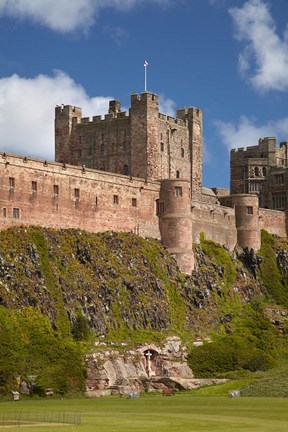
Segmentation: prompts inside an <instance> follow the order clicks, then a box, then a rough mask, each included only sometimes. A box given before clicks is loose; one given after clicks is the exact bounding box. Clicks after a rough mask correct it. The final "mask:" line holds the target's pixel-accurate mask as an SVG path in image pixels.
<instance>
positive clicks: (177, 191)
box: [175, 186, 182, 197]
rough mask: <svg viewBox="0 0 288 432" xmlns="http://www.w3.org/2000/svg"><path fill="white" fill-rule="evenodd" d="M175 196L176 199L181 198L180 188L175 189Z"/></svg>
mask: <svg viewBox="0 0 288 432" xmlns="http://www.w3.org/2000/svg"><path fill="white" fill-rule="evenodd" d="M175 196H177V197H180V196H182V187H179V186H176V187H175Z"/></svg>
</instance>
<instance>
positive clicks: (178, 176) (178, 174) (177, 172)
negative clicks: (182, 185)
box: [176, 170, 180, 179]
mask: <svg viewBox="0 0 288 432" xmlns="http://www.w3.org/2000/svg"><path fill="white" fill-rule="evenodd" d="M176 178H178V179H179V178H180V171H178V170H177V171H176Z"/></svg>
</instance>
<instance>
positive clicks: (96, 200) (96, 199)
mask: <svg viewBox="0 0 288 432" xmlns="http://www.w3.org/2000/svg"><path fill="white" fill-rule="evenodd" d="M95 204H96V206H97V205H98V197H97V196H96V197H95Z"/></svg>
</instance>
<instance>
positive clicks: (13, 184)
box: [9, 177, 15, 190]
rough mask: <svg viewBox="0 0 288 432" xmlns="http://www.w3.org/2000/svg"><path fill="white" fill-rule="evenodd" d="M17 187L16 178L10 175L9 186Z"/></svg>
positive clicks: (11, 187) (11, 188)
mask: <svg viewBox="0 0 288 432" xmlns="http://www.w3.org/2000/svg"><path fill="white" fill-rule="evenodd" d="M14 187H15V179H14V177H9V188H10V190H13V189H14Z"/></svg>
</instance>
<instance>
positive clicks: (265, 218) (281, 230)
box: [259, 208, 287, 237]
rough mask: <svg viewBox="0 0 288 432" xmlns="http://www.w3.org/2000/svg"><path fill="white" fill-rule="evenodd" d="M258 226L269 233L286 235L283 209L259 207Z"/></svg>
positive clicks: (280, 235)
mask: <svg viewBox="0 0 288 432" xmlns="http://www.w3.org/2000/svg"><path fill="white" fill-rule="evenodd" d="M259 226H260V229H265V230H266V231H268V232H269V233H270V234H275V235H278V236H279V237H286V236H287V232H286V214H285V212H283V211H277V210H269V209H262V208H260V209H259Z"/></svg>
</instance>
